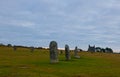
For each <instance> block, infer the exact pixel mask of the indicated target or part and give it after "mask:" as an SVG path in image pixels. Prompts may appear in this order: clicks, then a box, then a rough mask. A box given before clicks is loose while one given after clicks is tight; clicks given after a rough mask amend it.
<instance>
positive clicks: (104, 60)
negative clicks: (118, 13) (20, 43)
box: [0, 47, 120, 77]
mask: <svg viewBox="0 0 120 77" xmlns="http://www.w3.org/2000/svg"><path fill="white" fill-rule="evenodd" d="M79 55H80V56H81V58H80V59H75V58H74V55H73V52H71V60H70V61H65V54H64V53H63V54H59V63H56V64H51V63H50V59H49V50H45V49H35V50H34V52H30V49H28V48H17V50H16V51H14V50H13V48H12V47H0V77H120V54H113V53H90V52H79Z"/></svg>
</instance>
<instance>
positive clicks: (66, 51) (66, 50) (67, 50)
mask: <svg viewBox="0 0 120 77" xmlns="http://www.w3.org/2000/svg"><path fill="white" fill-rule="evenodd" d="M65 57H66V60H67V61H68V60H70V59H71V57H70V50H69V46H68V45H65Z"/></svg>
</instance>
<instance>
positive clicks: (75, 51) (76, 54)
mask: <svg viewBox="0 0 120 77" xmlns="http://www.w3.org/2000/svg"><path fill="white" fill-rule="evenodd" d="M74 56H75V58H80V56H78V48H77V46H76V47H75V50H74Z"/></svg>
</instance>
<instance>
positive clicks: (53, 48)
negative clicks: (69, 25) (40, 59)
mask: <svg viewBox="0 0 120 77" xmlns="http://www.w3.org/2000/svg"><path fill="white" fill-rule="evenodd" d="M49 48H50V63H58V62H59V61H58V46H57V42H56V41H51V42H50V45H49Z"/></svg>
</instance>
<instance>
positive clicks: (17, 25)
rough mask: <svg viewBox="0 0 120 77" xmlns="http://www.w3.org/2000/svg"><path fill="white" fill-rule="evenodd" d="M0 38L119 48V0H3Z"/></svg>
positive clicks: (0, 13)
mask: <svg viewBox="0 0 120 77" xmlns="http://www.w3.org/2000/svg"><path fill="white" fill-rule="evenodd" d="M0 9H1V10H0V42H2V43H12V44H21V45H29V46H32V45H33V46H49V42H50V41H51V40H56V41H57V42H58V43H59V47H64V45H65V44H66V43H67V44H69V45H70V47H71V48H74V47H75V46H76V45H77V46H79V47H80V48H83V49H87V45H88V44H91V45H94V44H95V45H97V46H102V47H111V48H113V49H114V50H119V49H120V44H119V42H120V39H119V38H120V36H119V35H120V31H119V30H120V22H119V21H120V1H119V0H98V1H97V0H34V1H33V0H1V1H0Z"/></svg>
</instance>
